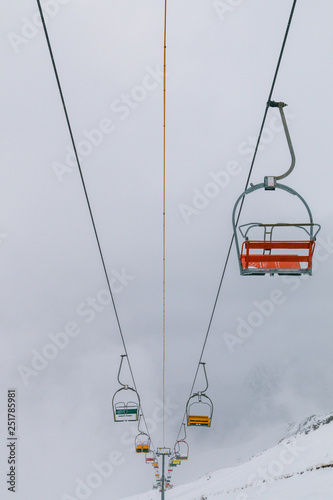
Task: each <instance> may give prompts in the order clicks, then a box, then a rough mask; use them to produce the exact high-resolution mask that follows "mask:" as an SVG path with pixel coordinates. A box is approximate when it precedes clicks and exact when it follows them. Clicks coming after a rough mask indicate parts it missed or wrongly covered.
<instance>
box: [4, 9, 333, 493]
mask: <svg viewBox="0 0 333 500" xmlns="http://www.w3.org/2000/svg"><path fill="white" fill-rule="evenodd" d="M43 4H44V5H45V12H46V18H47V25H48V30H49V35H50V39H51V44H52V47H53V52H54V57H55V61H56V64H57V68H58V72H59V76H60V79H61V83H62V88H63V91H64V97H65V100H66V103H67V108H68V112H69V117H70V120H71V125H72V128H73V132H74V136H75V140H76V143H77V145H78V149H79V155H80V158H81V165H82V169H83V175H84V178H85V181H86V186H87V190H88V193H89V198H90V202H91V206H92V210H93V213H94V217H95V221H96V226H97V230H98V234H99V237H100V241H101V245H102V249H103V253H104V256H105V260H106V265H107V269H108V273H109V276H110V278H111V281H112V287H113V292H114V299H115V303H116V307H117V312H118V315H119V319H120V323H121V326H122V330H123V333H124V337H125V342H126V346H127V349H128V353H129V356H130V360H131V364H132V367H133V372H134V377H135V380H136V384H137V387H138V390H139V393H140V397H141V402H142V405H143V409H144V414H145V417H146V419H147V420H148V422H149V425H150V431H151V436H152V438H153V442H154V445H155V447H156V446H162V425H161V400H162V187H163V186H162V160H163V156H162V152H163V149H162V146H163V144H162V139H163V135H162V134H163V128H162V123H163V108H162V97H163V96H162V74H161V71H162V65H163V16H164V2H163V1H162V0H160V1H157V0H140V1H134V0H132V1H131V0H111V1H108V2H106V1H101V0H95V1H94V2H92V1H88V0H67V1H66V0H62V1H60V0H59V1H57V0H54V1H48V2H47V1H44V2H43ZM291 5H292V2H291V0H288V1H287V0H279V1H274V0H269V1H267V0H265V1H264V0H252V1H250V0H244V1H238V2H237V1H233V2H232V1H231V0H229V1H227V0H226V1H225V2H221V1H218V0H216V1H213V0H204V1H203V0H169V1H168V18H167V23H168V25H167V94H166V98H167V116H166V194H167V200H166V245H167V247H166V271H167V280H166V395H167V412H166V416H167V419H166V439H165V445H166V446H170V447H172V446H173V445H174V442H175V439H176V436H177V433H178V430H179V427H180V425H181V421H182V418H183V414H184V410H185V405H186V401H187V398H188V397H189V391H190V388H191V384H192V381H193V377H194V374H195V370H196V367H197V363H198V360H199V356H200V352H201V348H202V343H203V340H204V336H205V334H206V330H207V327H208V321H209V318H210V315H211V311H212V307H213V303H214V300H215V296H216V292H217V288H218V284H219V280H220V277H221V273H222V269H223V265H224V261H225V257H226V253H227V250H228V247H229V243H230V239H231V236H232V226H231V214H232V209H233V206H234V203H235V202H236V199H237V198H238V196H239V195H240V194H241V193H242V191H243V190H244V186H245V181H246V178H247V174H248V170H249V166H250V162H251V159H252V154H253V149H254V145H255V142H256V139H257V137H258V133H259V128H260V125H261V121H262V117H263V113H264V110H265V105H266V100H267V97H268V94H269V89H270V86H271V82H272V78H273V74H274V71H275V67H276V63H277V58H278V55H279V51H280V47H281V43H282V40H283V36H284V32H285V29H286V24H287V20H288V17H289V14H290V9H291ZM225 6H227V7H228V8H226V7H225ZM2 7H3V13H2V19H1V66H2V78H1V138H2V141H1V142H2V147H1V182H0V186H1V188H0V189H1V196H0V255H1V263H2V265H1V269H2V273H1V287H0V290H1V304H2V306H1V336H0V343H1V344H0V353H1V394H2V402H1V422H2V425H1V427H0V435H1V450H0V460H1V462H0V471H1V481H0V491H1V497H2V498H11V497H10V495H11V492H8V491H7V484H6V474H7V472H8V464H7V457H8V451H7V450H8V449H7V448H6V443H7V441H6V439H7V425H6V422H7V416H6V405H7V403H6V401H7V390H8V389H9V388H16V390H17V413H16V418H17V435H18V441H17V469H16V470H17V493H16V498H17V500H27V499H29V500H30V499H34V500H45V498H47V499H50V500H58V499H59V500H60V499H61V500H73V498H76V499H78V498H80V496H77V495H78V493H77V492H76V490H77V488H78V485H79V484H82V482H83V483H85V484H87V480H88V481H89V479H87V478H89V477H90V480H92V481H93V479H91V478H92V476H91V474H93V473H96V470H97V469H96V464H101V463H102V462H106V461H109V462H110V460H111V458H112V459H113V463H112V465H113V470H112V471H111V470H110V471H109V472H110V474H109V475H108V477H105V478H103V480H102V481H101V484H98V486H96V484H97V483H96V484H95V485H94V486H96V487H94V488H93V487H90V488H89V487H88V490H86V496H85V497H84V494H83V490H82V491H81V498H92V499H93V500H104V499H108V500H118V499H121V498H122V497H125V496H127V495H130V494H135V493H139V492H142V491H145V490H148V489H150V488H151V487H152V484H153V482H154V481H153V480H154V474H153V469H152V467H148V466H147V465H145V463H144V458H143V457H142V456H137V455H136V454H135V450H134V437H135V435H136V433H137V429H136V425H135V424H131V423H126V424H125V423H123V424H116V423H114V422H113V415H112V408H111V398H112V395H113V393H114V392H115V391H116V390H117V389H118V383H117V378H116V377H117V372H118V367H119V362H120V355H121V354H123V347H122V344H121V339H120V336H119V332H118V329H117V324H116V320H115V314H114V311H113V309H112V307H111V305H110V302H109V300H108V295H107V293H106V288H107V285H106V282H105V276H104V274H103V269H102V265H101V261H100V258H99V254H98V250H97V246H96V241H95V238H94V234H93V230H92V225H91V221H90V218H89V214H88V210H87V206H86V201H85V198H84V194H83V190H82V185H81V181H80V178H79V173H78V169H77V166H76V165H75V162H74V160H73V155H72V150H71V143H70V137H69V134H68V130H67V126H66V122H65V118H64V114H63V110H62V107H61V102H60V98H59V94H58V89H57V86H56V81H55V77H54V74H53V69H52V66H51V62H50V58H49V54H48V50H47V46H46V42H45V38H44V34H43V31H42V28H41V27H40V24H39V19H38V15H37V3H36V2H34V1H30V0H17V1H15V2H2ZM332 14H333V5H332V3H331V2H329V1H328V0H318V1H316V2H312V1H310V0H302V1H299V2H298V4H297V6H296V10H295V14H294V18H293V22H292V25H291V29H290V34H289V38H288V41H287V45H286V49H285V53H284V57H283V60H282V64H281V68H280V71H279V75H278V79H277V82H276V86H275V91H274V93H273V96H272V97H273V99H274V100H276V101H280V100H282V101H284V102H286V103H287V104H288V107H287V108H285V112H286V116H287V119H288V124H289V129H290V134H291V138H292V141H293V145H294V149H295V153H296V167H295V170H294V172H293V173H292V175H290V177H288V178H287V179H286V180H285V181H284V183H285V184H287V185H290V186H291V187H292V188H294V189H295V190H296V191H298V192H299V193H300V194H301V195H302V196H304V198H305V199H306V201H307V202H308V203H309V205H310V208H311V209H312V212H313V216H314V221H315V222H317V223H319V224H321V225H322V230H321V232H320V233H319V237H318V241H317V248H316V250H315V263H314V271H313V276H312V277H308V278H306V277H305V278H300V277H297V278H287V279H286V278H281V277H278V276H275V277H273V278H270V277H247V278H246V277H241V276H240V275H239V269H238V263H237V258H236V251H235V248H233V251H232V255H231V258H230V262H229V265H228V268H227V273H226V276H225V280H224V284H223V288H222V291H221V294H220V297H219V301H218V305H217V308H216V312H215V316H214V320H213V323H212V328H211V332H210V335H209V339H208V343H207V347H206V350H205V354H204V357H203V361H205V362H206V363H207V365H206V368H207V374H208V378H209V389H208V391H207V394H208V395H209V396H210V397H211V398H212V400H213V402H214V416H213V422H212V427H211V428H210V429H205V428H204V429H200V428H190V429H188V431H187V440H188V442H189V444H190V459H189V460H188V462H186V463H183V464H182V466H181V467H178V468H177V469H176V470H174V473H173V478H172V482H173V484H175V485H177V484H180V483H183V482H187V481H190V480H193V479H195V478H197V477H198V476H200V475H202V474H204V473H206V472H208V471H209V470H214V469H218V468H220V467H223V466H232V465H235V464H236V463H239V462H241V461H243V460H246V459H248V458H249V457H250V456H251V455H252V454H253V453H257V452H259V451H261V450H262V449H263V448H264V447H268V446H270V445H272V444H275V443H276V441H277V440H278V439H280V438H282V437H283V432H284V431H283V428H284V426H285V425H286V424H287V423H288V422H292V421H297V420H301V419H303V418H305V417H307V416H308V415H311V414H314V413H324V412H328V411H331V410H332V382H333V363H332V356H331V352H332V346H333V340H332V327H331V320H332V298H331V294H332V278H333V221H332V212H333V204H332V181H333V172H332V168H331V161H332V130H333V126H332V111H333V110H332V80H333V71H332V42H333V40H332V38H333V34H332V29H331V19H332ZM96 130H99V132H96ZM289 165H290V157H289V152H288V149H287V145H286V141H285V136H284V133H283V132H282V131H281V123H280V118H279V115H278V113H277V111H276V110H275V111H274V110H272V109H271V110H269V112H268V115H267V120H266V125H265V131H264V134H263V137H262V143H261V147H260V151H259V153H258V156H257V160H256V163H255V166H254V170H253V175H252V178H251V182H253V183H254V184H256V183H258V182H262V181H263V177H264V175H279V174H281V173H283V172H285V171H286V170H287V168H288V167H289ZM217 178H218V179H223V180H224V183H223V182H222V181H221V184H218V183H217V182H216V179H217ZM270 214H272V218H273V219H274V220H273V222H279V221H282V220H283V221H287V222H289V221H290V222H292V221H296V220H297V222H299V219H300V218H302V217H303V216H304V209H303V208H302V207H301V206H300V204H299V203H297V200H294V199H291V200H289V199H288V196H287V195H286V194H285V193H280V192H275V193H263V194H262V196H260V195H259V194H258V196H256V194H253V195H252V197H249V199H248V200H246V202H245V205H244V209H243V213H242V222H244V223H245V222H251V221H253V220H261V219H262V218H267V217H269V215H270ZM272 297H279V303H278V304H276V303H274V302H273V301H272ZM267 301H269V303H268V302H267ZM91 304H95V307H96V309H98V310H96V309H94V307H93V306H92V305H91ZM269 304H270V305H269ZM272 304H273V305H272ZM265 305H266V308H267V311H268V312H267V314H266V315H264V314H263V313H261V316H260V307H261V308H264V307H265ZM262 310H263V309H262ZM258 311H259V314H258ZM260 318H261V319H260ZM256 320H257V324H256V323H255V321H256ZM251 322H252V323H251ZM241 324H242V325H244V324H246V325H247V327H244V326H243V328H245V329H246V331H247V334H248V335H247V337H246V338H242V337H241V336H239V329H240V325H241ZM251 324H252V326H251ZM253 325H256V326H253ZM64 332H66V335H65V334H64ZM68 332H70V333H71V335H69V334H68ZM58 334H59V335H58ZM61 334H62V335H61ZM228 334H230V335H228ZM232 336H233V337H232ZM60 337H61V338H62V339H66V338H67V341H68V342H67V343H66V340H63V342H64V344H66V345H63V347H62V348H60V347H54V346H55V341H54V339H55V338H60ZM231 338H233V339H235V338H236V339H237V338H238V342H236V343H230V339H231ZM228 339H229V340H228ZM50 345H51V347H50ZM43 353H44V354H43ZM45 354H46V357H45ZM36 356H37V357H36ZM47 356H48V358H47ZM37 358H39V364H38V361H36V359H37ZM43 359H44V361H43ZM34 360H35V361H34ZM36 366H38V369H36ZM125 373H126V372H125ZM203 383H204V381H203V380H202V378H201V377H198V381H197V385H196V390H200V387H201V388H202V384H203ZM110 457H111V458H110ZM94 464H95V465H94ZM89 490H90V493H89Z"/></svg>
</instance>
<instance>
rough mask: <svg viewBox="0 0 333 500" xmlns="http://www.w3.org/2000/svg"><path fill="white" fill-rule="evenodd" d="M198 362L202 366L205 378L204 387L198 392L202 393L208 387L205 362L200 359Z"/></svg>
mask: <svg viewBox="0 0 333 500" xmlns="http://www.w3.org/2000/svg"><path fill="white" fill-rule="evenodd" d="M200 364H201V365H202V367H203V370H204V374H205V379H206V387H205V389H204V390H203V391H200V393H203V392H206V391H207V389H208V378H207V373H206V366H205V365H206V363H204V362H203V361H200Z"/></svg>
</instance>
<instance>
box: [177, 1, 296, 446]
mask: <svg viewBox="0 0 333 500" xmlns="http://www.w3.org/2000/svg"><path fill="white" fill-rule="evenodd" d="M296 3H297V0H293V4H292V7H291V11H290V15H289V18H288V23H287V27H286V31H285V34H284V38H283V42H282V46H281V49H280V54H279V58H278V62H277V65H276V69H275V73H274V77H273V81H272V85H271V88H270V91H269V95H268V99H267V102H266V107H265V111H264V116H263V119H262V123H261V127H260V130H259V135H258V139H257V142H256V146H255V150H254V153H253V158H252V161H251V165H250V169H249V173H248V176H247V179H246V184H245V189H244V191H245V190H246V189H247V187H248V185H249V182H250V178H251V174H252V170H253V166H254V162H255V159H256V157H257V152H258V148H259V144H260V140H261V135H262V132H263V129H264V125H265V121H266V116H267V112H268V109H269V103H270V101H271V98H272V94H273V90H274V87H275V83H276V78H277V75H278V72H279V69H280V64H281V60H282V56H283V53H284V49H285V45H286V41H287V38H288V34H289V29H290V25H291V21H292V19H293V16H294V11H295V7H296ZM243 204H244V197H243V199H242V201H241V203H240V207H239V211H238V215H237V222H236V225H237V224H238V221H239V217H240V214H241V211H242V208H243ZM233 242H234V235H232V237H231V241H230V244H229V248H228V251H227V256H226V259H225V263H224V267H223V271H222V276H221V279H220V282H219V286H218V289H217V294H216V297H215V301H214V305H213V309H212V312H211V315H210V319H209V322H208V328H207V331H206V335H205V338H204V342H203V346H202V350H201V354H200V358H199V361H198V366H197V369H196V372H195V375H194V380H193V383H192V387H191V391H190V396H191V395H192V393H193V388H194V385H195V382H196V379H197V376H198V371H199V367H200V363H201V361H202V357H203V354H204V351H205V348H206V344H207V340H208V336H209V333H210V329H211V325H212V321H213V318H214V314H215V310H216V305H217V302H218V299H219V296H220V292H221V288H222V284H223V280H224V276H225V273H226V269H227V265H228V262H229V257H230V254H231V249H232V245H233ZM185 419H186V410H185V412H184V416H183V420H182V423H181V425H180V429H179V432H178V435H177V438H176V441H177V440H178V438H179V435H180V433H181V429H182V425H183V423H184V421H185Z"/></svg>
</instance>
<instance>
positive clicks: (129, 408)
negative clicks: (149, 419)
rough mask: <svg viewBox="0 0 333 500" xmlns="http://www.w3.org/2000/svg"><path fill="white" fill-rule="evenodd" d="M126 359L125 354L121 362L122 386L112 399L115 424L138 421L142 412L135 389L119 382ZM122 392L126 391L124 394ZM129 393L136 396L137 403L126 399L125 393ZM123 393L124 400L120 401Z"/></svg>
mask: <svg viewBox="0 0 333 500" xmlns="http://www.w3.org/2000/svg"><path fill="white" fill-rule="evenodd" d="M124 357H126V355H125V354H122V355H121V362H120V367H119V371H118V382H119V383H120V385H121V386H122V387H121V388H120V389H118V390H117V391H116V392H115V393H114V395H113V398H112V408H113V417H114V421H115V422H133V421H136V420H138V415H139V411H140V397H139V394H138V393H137V391H136V390H135V389H133V388H132V387H129V386H128V385H125V384H123V383H122V382H120V380H119V375H120V370H121V367H122V363H123V359H124ZM122 391H125V392H124V393H123V392H122ZM127 391H128V392H129V393H130V394H131V395H132V396H135V399H136V401H132V400H130V398H129V397H125V393H126V392H127ZM120 393H121V396H123V397H122V400H121V401H118V398H119V395H120Z"/></svg>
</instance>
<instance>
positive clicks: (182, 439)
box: [178, 422, 186, 441]
mask: <svg viewBox="0 0 333 500" xmlns="http://www.w3.org/2000/svg"><path fill="white" fill-rule="evenodd" d="M182 426H184V437H183V438H181V439H179V440H178V441H184V440H185V439H186V425H185V424H184V422H183V424H182Z"/></svg>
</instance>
